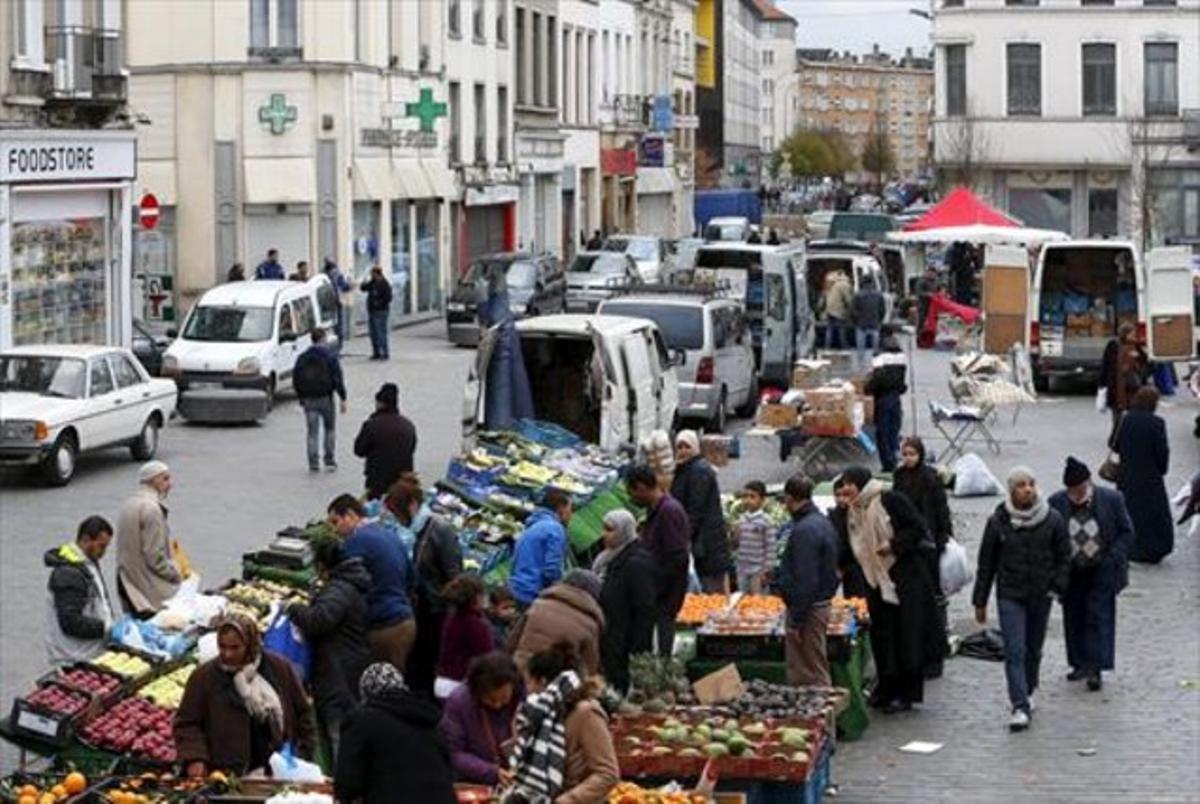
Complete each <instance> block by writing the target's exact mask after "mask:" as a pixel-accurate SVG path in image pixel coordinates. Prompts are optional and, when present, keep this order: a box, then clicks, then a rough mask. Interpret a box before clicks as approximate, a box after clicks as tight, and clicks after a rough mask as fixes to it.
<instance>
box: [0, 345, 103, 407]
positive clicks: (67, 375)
mask: <svg viewBox="0 0 1200 804" xmlns="http://www.w3.org/2000/svg"><path fill="white" fill-rule="evenodd" d="M86 376H87V367H86V365H85V364H84V362H83V361H82V360H76V359H74V358H67V357H33V356H23V355H12V356H9V357H0V391H26V392H28V393H32V394H41V395H42V396H56V397H61V398H63V399H82V398H83V386H84V382H83V381H84V377H86Z"/></svg>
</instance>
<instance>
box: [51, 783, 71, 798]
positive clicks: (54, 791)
mask: <svg viewBox="0 0 1200 804" xmlns="http://www.w3.org/2000/svg"><path fill="white" fill-rule="evenodd" d="M50 795H52V796H54V800H55V801H62V800H63V799H64V798H66V797H67V788H65V787H63V786H62V785H61V784H56V785H54V787H51V788H50Z"/></svg>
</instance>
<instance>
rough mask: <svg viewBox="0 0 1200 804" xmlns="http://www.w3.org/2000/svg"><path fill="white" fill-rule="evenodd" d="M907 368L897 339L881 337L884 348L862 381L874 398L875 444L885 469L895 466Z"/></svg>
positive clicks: (906, 386)
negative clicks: (864, 380) (865, 378)
mask: <svg viewBox="0 0 1200 804" xmlns="http://www.w3.org/2000/svg"><path fill="white" fill-rule="evenodd" d="M907 372H908V361H907V359H906V358H905V357H904V351H903V350H902V349H901V348H900V342H899V341H898V340H896V338H895V336H893V335H889V336H888V337H886V338H884V339H883V351H882V352H881V353H880V354H878V355H876V356H875V359H874V360H873V361H872V362H871V373H870V374H869V375H868V376H867V381H866V383H865V384H864V385H863V391H864V392H865V393H867V394H868V395H869V396H872V397H874V398H875V445H876V446H877V447H878V448H879V463H880V465H882V467H883V471H885V472H891V471H892V470H893V469H895V468H896V454H897V453H898V452H899V451H900V428H901V426H902V425H903V424H904V405H903V399H902V398H903V396H904V394H905V392H907V391H908V383H907V382H906V379H905V376H906V374H907Z"/></svg>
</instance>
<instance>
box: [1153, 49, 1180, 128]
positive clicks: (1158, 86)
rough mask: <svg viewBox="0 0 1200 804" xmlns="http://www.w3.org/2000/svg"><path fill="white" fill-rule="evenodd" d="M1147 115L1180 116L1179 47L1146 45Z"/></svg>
mask: <svg viewBox="0 0 1200 804" xmlns="http://www.w3.org/2000/svg"><path fill="white" fill-rule="evenodd" d="M1145 57H1146V114H1147V115H1156V116H1169V117H1175V116H1177V115H1178V114H1179V45H1178V44H1176V43H1175V42H1147V43H1146V51H1145Z"/></svg>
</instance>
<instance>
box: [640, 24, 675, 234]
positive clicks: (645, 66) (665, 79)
mask: <svg viewBox="0 0 1200 804" xmlns="http://www.w3.org/2000/svg"><path fill="white" fill-rule="evenodd" d="M637 10H638V19H637V27H638V39H637V42H638V50H637V64H638V74H639V81H640V87H639V90H638V99H639V101H640V105H641V110H642V114H641V123H642V129H643V130H642V133H641V141H640V142H639V144H638V154H637V157H638V161H637V176H636V189H637V211H636V216H635V227H636V231H638V232H639V233H641V234H655V235H659V236H662V237H675V236H676V235H677V234H678V233H679V232H678V228H677V227H678V222H677V218H678V214H679V213H678V209H679V207H680V206H681V205H682V203H683V199H682V198H681V192H680V181H679V177H678V174H677V172H676V170H675V154H674V137H673V136H672V135H673V133H674V127H675V123H674V116H675V108H674V98H673V95H672V90H673V88H674V79H673V74H672V68H671V56H672V39H671V36H672V34H671V31H672V28H673V26H674V22H675V10H674V4H673V0H642V2H641V3H640V4H639V5H638V9H637Z"/></svg>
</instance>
